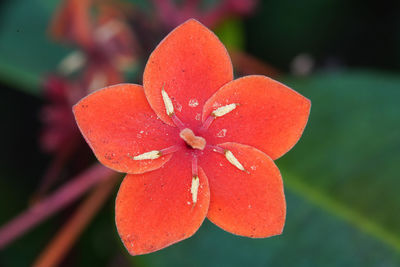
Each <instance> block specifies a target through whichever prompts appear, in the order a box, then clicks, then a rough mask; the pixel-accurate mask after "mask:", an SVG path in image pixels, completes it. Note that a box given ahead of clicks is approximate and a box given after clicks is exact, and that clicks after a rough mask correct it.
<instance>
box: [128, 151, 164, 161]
mask: <svg viewBox="0 0 400 267" xmlns="http://www.w3.org/2000/svg"><path fill="white" fill-rule="evenodd" d="M160 156H161V151H159V150H152V151H149V152H146V153H143V154H140V155H137V156H134V157H133V159H134V160H144V159H158V158H159V157H160Z"/></svg>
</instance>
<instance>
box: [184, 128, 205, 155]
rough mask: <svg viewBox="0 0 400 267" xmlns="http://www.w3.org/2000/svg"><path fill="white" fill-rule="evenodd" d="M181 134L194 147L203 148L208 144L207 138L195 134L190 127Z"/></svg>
mask: <svg viewBox="0 0 400 267" xmlns="http://www.w3.org/2000/svg"><path fill="white" fill-rule="evenodd" d="M179 136H180V137H181V138H182V139H183V140H184V141H185V142H186V144H188V145H189V146H190V147H192V148H194V149H200V150H203V149H204V147H205V146H206V139H204V138H203V137H201V136H196V135H194V133H193V131H192V130H190V129H189V128H185V129H183V130H182V131H181V132H180V133H179Z"/></svg>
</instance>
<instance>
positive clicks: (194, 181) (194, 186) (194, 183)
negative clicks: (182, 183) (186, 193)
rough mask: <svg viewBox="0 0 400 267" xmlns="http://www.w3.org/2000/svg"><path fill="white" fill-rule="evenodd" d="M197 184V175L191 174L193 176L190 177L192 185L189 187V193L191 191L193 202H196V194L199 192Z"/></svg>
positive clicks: (198, 180)
mask: <svg viewBox="0 0 400 267" xmlns="http://www.w3.org/2000/svg"><path fill="white" fill-rule="evenodd" d="M199 185H200V179H199V177H198V176H193V178H192V186H191V187H190V193H192V201H193V204H196V202H197V194H198V192H199Z"/></svg>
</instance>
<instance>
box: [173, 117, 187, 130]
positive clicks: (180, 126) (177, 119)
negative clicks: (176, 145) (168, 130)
mask: <svg viewBox="0 0 400 267" xmlns="http://www.w3.org/2000/svg"><path fill="white" fill-rule="evenodd" d="M171 119H172V121H173V122H174V124H175V125H176V127H178V128H179V130H182V129H183V128H185V125H184V124H183V122H182V121H181V120H180V119H179V118H178V116H176V114H175V113H174V114H172V115H171Z"/></svg>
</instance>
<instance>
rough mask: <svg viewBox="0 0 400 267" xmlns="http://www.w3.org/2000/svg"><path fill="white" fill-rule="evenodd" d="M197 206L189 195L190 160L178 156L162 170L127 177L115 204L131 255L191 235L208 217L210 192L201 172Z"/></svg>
mask: <svg viewBox="0 0 400 267" xmlns="http://www.w3.org/2000/svg"><path fill="white" fill-rule="evenodd" d="M199 179H200V186H199V191H198V196H197V203H196V204H195V205H193V202H192V194H191V192H190V189H191V183H192V172H191V162H190V159H188V158H184V157H183V156H182V153H176V154H174V156H173V157H172V159H171V160H170V161H169V162H168V163H166V164H165V165H164V166H162V167H161V168H160V169H158V170H156V171H153V172H149V173H145V174H141V175H127V176H126V177H125V179H124V181H123V182H122V184H121V187H120V189H119V192H118V196H117V200H116V204H115V217H116V224H117V228H118V233H119V235H120V237H121V239H122V241H123V243H124V245H125V247H126V248H127V250H128V251H129V253H130V254H132V255H139V254H146V253H150V252H153V251H156V250H159V249H162V248H164V247H167V246H169V245H172V244H174V243H176V242H178V241H180V240H183V239H186V238H189V237H190V236H192V235H193V234H194V233H195V232H196V231H197V229H198V228H199V227H200V225H201V224H202V222H203V220H204V218H205V216H206V215H207V210H208V205H209V201H210V193H209V187H208V182H207V177H206V176H205V174H204V172H203V170H202V169H200V168H199Z"/></svg>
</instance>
